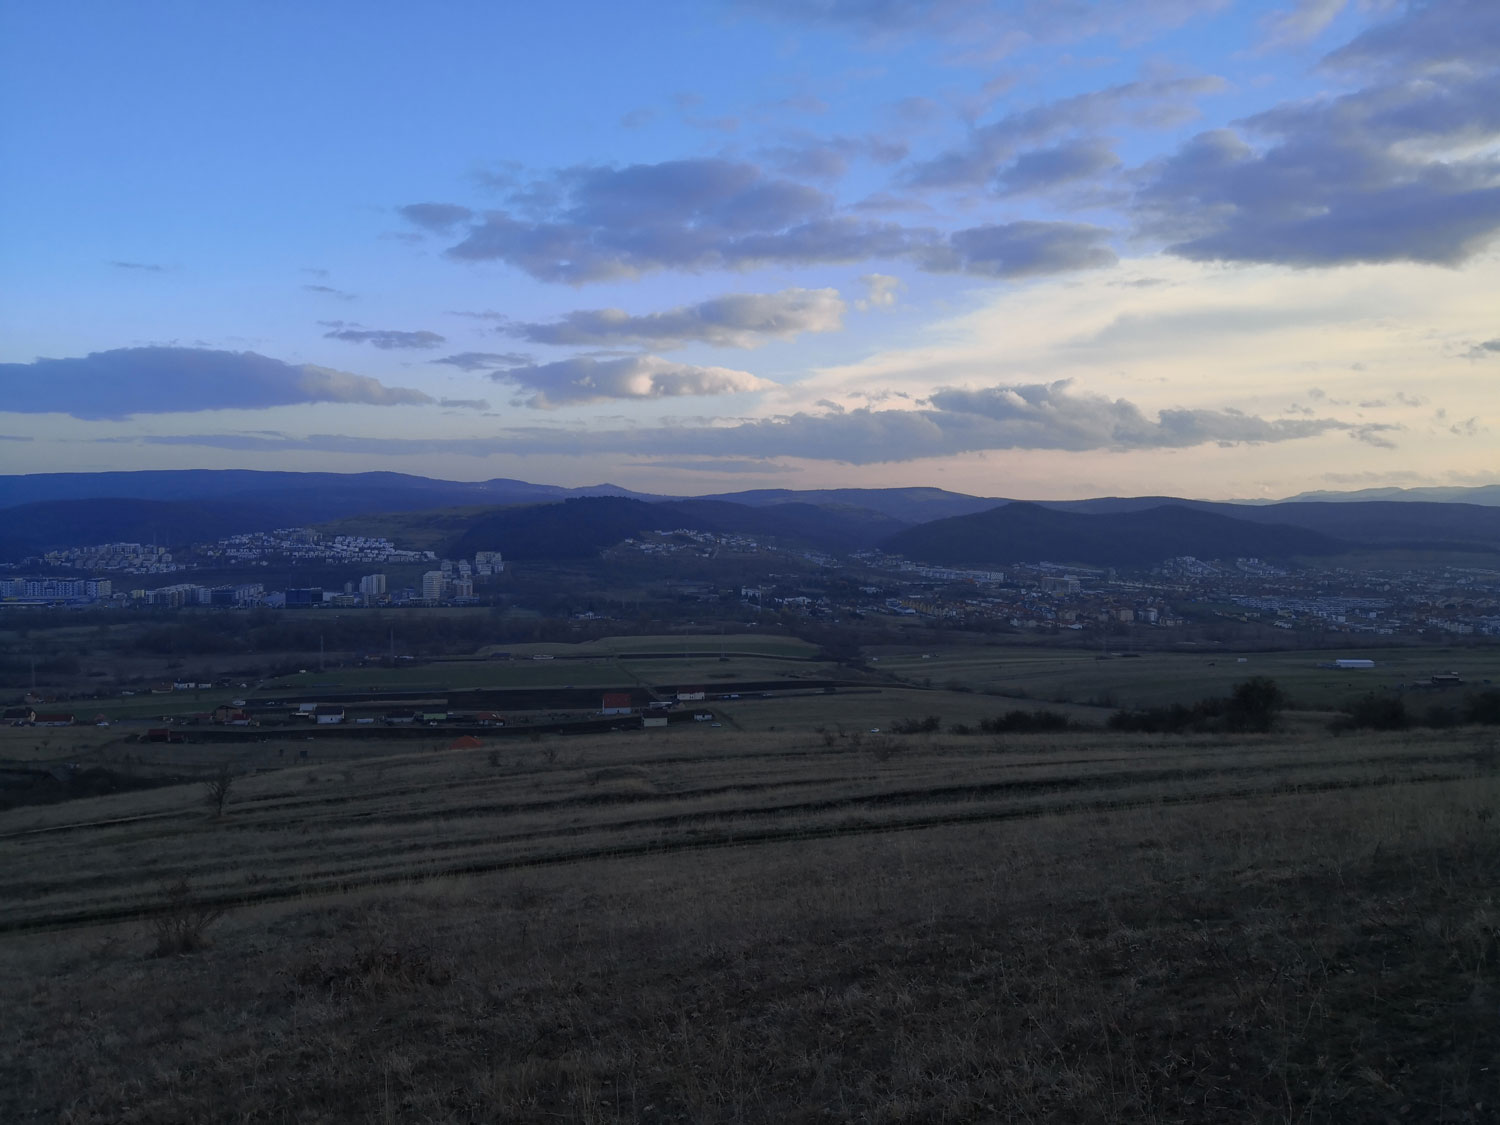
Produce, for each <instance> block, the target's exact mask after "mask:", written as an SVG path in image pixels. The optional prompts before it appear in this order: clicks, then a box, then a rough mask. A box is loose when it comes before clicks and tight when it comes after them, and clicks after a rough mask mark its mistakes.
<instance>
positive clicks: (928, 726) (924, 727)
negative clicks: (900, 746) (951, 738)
mask: <svg viewBox="0 0 1500 1125" xmlns="http://www.w3.org/2000/svg"><path fill="white" fill-rule="evenodd" d="M942 725H943V721H942V719H940V718H938V716H936V715H928V716H927V717H926V718H923V719H916V718H911V719H894V720H892V722H891V730H893V731H895V732H896V733H897V734H932V733H933V732H935V731H937V730H940V729H941V728H942Z"/></svg>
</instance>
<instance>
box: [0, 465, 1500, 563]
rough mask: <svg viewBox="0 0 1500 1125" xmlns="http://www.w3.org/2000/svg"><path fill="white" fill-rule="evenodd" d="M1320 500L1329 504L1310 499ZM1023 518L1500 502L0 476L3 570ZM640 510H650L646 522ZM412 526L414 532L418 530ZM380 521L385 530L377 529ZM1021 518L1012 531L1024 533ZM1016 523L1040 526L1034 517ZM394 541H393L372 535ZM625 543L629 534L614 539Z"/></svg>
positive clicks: (1422, 525)
mask: <svg viewBox="0 0 1500 1125" xmlns="http://www.w3.org/2000/svg"><path fill="white" fill-rule="evenodd" d="M1392 494H1396V495H1395V497H1394V498H1390V499H1375V498H1374V497H1376V496H1390V495H1392ZM1435 494H1441V495H1442V496H1444V497H1448V496H1458V495H1462V496H1463V497H1464V498H1466V499H1468V500H1471V501H1479V502H1470V503H1455V502H1452V501H1451V500H1448V499H1444V500H1441V501H1439V500H1433V499H1423V498H1422V497H1424V496H1428V495H1435ZM1315 496H1318V497H1321V496H1327V497H1330V498H1329V499H1313V497H1315ZM598 498H604V499H613V500H622V501H623V500H628V501H630V502H631V503H632V504H637V505H641V508H632V507H628V506H626V507H620V506H618V505H617V506H613V507H611V506H608V505H606V506H602V507H598V508H591V509H589V510H588V513H587V518H588V519H589V520H594V521H596V522H597V524H598V525H597V526H593V527H590V526H584V525H578V526H574V525H568V526H556V527H554V526H553V525H552V524H551V523H549V522H548V521H550V520H552V519H554V518H555V513H553V514H549V513H547V512H533V513H531V514H529V515H521V514H519V512H520V509H521V508H537V507H541V508H546V507H548V506H553V507H555V506H556V505H558V504H559V503H561V502H563V501H567V500H577V499H598ZM1028 506H1029V507H1031V508H1041V509H1043V510H1050V511H1055V512H1058V513H1063V514H1069V515H1084V514H1089V515H1098V516H1104V515H1113V516H1121V515H1128V514H1132V513H1141V512H1147V511H1151V510H1154V509H1159V508H1162V507H1173V508H1177V509H1187V510H1192V511H1196V512H1200V513H1206V514H1213V515H1218V516H1223V517H1227V518H1230V519H1233V520H1237V521H1243V522H1247V523H1250V524H1255V525H1281V526H1284V527H1295V528H1302V529H1306V530H1309V531H1313V532H1317V533H1320V534H1322V535H1325V536H1331V537H1334V538H1337V539H1341V540H1347V541H1349V542H1350V543H1354V544H1359V545H1362V546H1370V545H1374V546H1382V547H1403V548H1416V549H1450V550H1451V549H1458V550H1468V549H1474V548H1480V549H1485V550H1495V549H1497V548H1500V486H1485V487H1480V488H1471V489H1405V490H1402V489H1394V490H1391V489H1370V490H1365V491H1364V492H1358V493H1331V494H1324V493H1305V494H1303V497H1302V498H1298V499H1294V500H1291V501H1284V502H1277V503H1249V502H1244V503H1240V502H1236V503H1223V502H1217V501H1207V500H1183V499H1178V498H1175V497H1170V496H1134V497H1119V496H1104V497H1095V498H1092V499H1088V500H1057V501H1037V502H1026V503H1023V502H1020V501H1011V500H1005V499H1001V498H985V497H979V496H968V495H965V494H963V493H958V492H949V491H946V490H944V489H940V488H838V489H808V490H803V491H797V490H792V489H751V490H747V491H743V492H732V493H723V494H719V495H714V496H701V497H696V498H681V497H676V498H674V497H665V496H655V495H651V494H647V493H636V492H631V491H630V490H628V489H624V488H620V487H618V486H616V485H611V484H599V485H592V486H589V487H586V488H562V487H558V486H555V485H544V484H532V483H530V482H528V481H522V480H511V479H508V478H496V479H494V480H488V481H445V480H434V479H430V478H427V477H420V476H411V475H408V474H404V473H299V472H262V471H258V470H241V469H189V470H162V471H147V472H116V473H39V474H30V475H13V476H0V560H8V559H16V558H19V557H21V556H22V555H25V554H32V553H39V552H42V551H46V550H51V549H54V548H57V547H66V546H86V545H89V544H94V543H102V542H110V541H119V540H125V541H131V542H150V541H152V540H153V539H154V540H155V541H157V542H159V543H163V544H165V545H170V546H180V545H183V544H185V543H190V542H203V541H206V540H213V539H217V538H220V537H222V536H224V535H228V534H232V533H234V532H239V531H257V530H265V529H268V528H272V527H287V526H299V525H321V524H331V523H336V524H337V525H338V526H339V529H340V530H343V531H346V532H350V533H359V532H364V533H368V534H390V535H391V536H392V537H393V538H396V539H398V540H401V539H403V537H406V538H413V539H420V540H421V543H420V545H422V546H429V545H430V546H434V547H435V548H436V547H441V546H442V545H444V544H448V543H465V544H468V543H478V544H479V546H480V547H481V548H485V547H497V548H498V549H500V550H502V551H504V552H505V553H506V554H507V555H508V556H510V557H517V558H519V557H526V556H525V555H524V554H523V555H517V554H515V547H514V545H513V544H512V542H511V539H512V538H513V536H512V535H511V532H514V535H515V536H518V537H520V538H521V539H522V540H523V541H524V542H525V543H526V544H527V545H526V546H523V547H521V548H520V550H521V551H523V552H545V556H546V557H577V555H578V554H585V555H586V554H590V553H594V552H596V551H598V550H600V549H602V547H605V546H609V545H610V544H611V543H613V542H618V541H619V539H620V538H624V537H626V536H629V535H631V534H634V533H635V532H636V531H640V530H645V529H654V528H657V527H662V526H674V527H691V528H694V529H696V530H703V531H721V532H740V533H743V534H747V535H754V536H759V537H765V536H774V537H776V538H778V539H781V540H786V541H788V542H796V543H803V544H806V545H807V546H810V547H817V548H820V549H822V550H826V551H833V552H840V551H847V550H852V549H855V548H858V547H867V546H872V545H875V544H877V543H880V542H883V541H885V540H886V539H888V538H889V537H891V536H894V535H896V534H897V533H898V532H901V531H902V530H903V529H905V528H908V527H912V526H914V525H919V524H927V523H930V522H932V521H934V520H944V519H952V518H959V517H964V516H971V515H976V514H979V513H983V512H989V511H993V510H996V509H1003V508H1007V507H1015V508H1019V509H1021V510H1022V511H1025V510H1026V509H1027V507H1028ZM642 508H653V509H655V510H653V511H651V512H650V513H649V514H647V512H645V511H643V510H642ZM418 513H420V514H421V518H416V517H417V514H418ZM627 513H629V514H627ZM362 517H371V518H369V519H362ZM376 517H385V520H384V523H382V521H381V520H380V519H379V518H376ZM398 517H400V518H398ZM578 518H582V516H581V515H580V514H578V513H575V514H574V515H571V516H570V517H569V519H578ZM1014 518H1015V522H1016V526H1017V527H1018V528H1019V527H1020V526H1021V525H1022V523H1023V522H1024V520H1023V517H1022V516H1019V515H1018V516H1016V517H1014ZM1025 518H1029V519H1031V520H1033V521H1035V520H1036V519H1039V518H1040V517H1036V516H1035V515H1032V516H1029V517H1025ZM471 523H472V524H473V526H472V527H471V526H470V525H471ZM387 525H388V527H389V529H390V530H387V531H382V530H380V528H381V527H383V526H387ZM620 527H627V528H628V530H625V531H624V532H622V533H621V534H619V535H616V534H615V533H616V532H617V531H618V530H619V528H620ZM1038 528H1039V529H1040V528H1041V525H1038ZM371 529H374V530H371ZM408 532H409V533H410V534H409V535H408V534H407V533H408ZM611 536H615V537H614V538H613V539H611V538H610V537H611ZM1272 541H1273V542H1274V541H1275V536H1272ZM540 544H553V545H552V546H545V545H540ZM453 549H457V548H456V547H455V548H453ZM569 552H572V554H571V555H570V554H569ZM1186 553H1191V554H1198V553H1200V552H1199V551H1196V550H1188V551H1186ZM1242 553H1247V554H1259V555H1271V554H1274V553H1275V548H1273V547H1266V548H1262V549H1257V548H1253V547H1252V548H1251V549H1249V550H1247V551H1244V552H1242ZM1055 554H1056V551H1055V550H1053V551H1051V552H1050V553H1049V552H1044V555H1046V557H1051V555H1055ZM534 557H544V556H543V555H536V556H534ZM1155 557H1157V558H1160V557H1163V556H1162V555H1161V554H1157V555H1156V556H1155Z"/></svg>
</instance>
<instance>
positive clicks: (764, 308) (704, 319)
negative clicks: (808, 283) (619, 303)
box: [504, 289, 845, 348]
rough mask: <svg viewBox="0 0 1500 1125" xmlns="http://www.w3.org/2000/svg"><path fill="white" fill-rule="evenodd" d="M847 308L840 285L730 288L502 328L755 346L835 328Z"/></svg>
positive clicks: (573, 338)
mask: <svg viewBox="0 0 1500 1125" xmlns="http://www.w3.org/2000/svg"><path fill="white" fill-rule="evenodd" d="M844 311H845V305H844V302H843V301H842V300H841V299H840V297H839V294H838V290H837V289H783V290H782V291H781V292H779V293H732V294H729V295H727V296H723V297H715V298H713V299H712V300H708V301H702V302H700V303H698V304H696V305H683V306H680V307H678V308H675V309H668V310H667V311H666V312H659V313H647V314H645V315H643V316H631V315H630V314H629V313H626V312H624V311H623V310H621V309H580V310H578V311H576V312H571V313H568V314H567V315H566V316H565V317H563V318H562V320H560V321H555V322H552V323H546V324H525V323H516V324H511V325H508V326H506V328H505V329H504V331H506V332H507V333H509V334H511V335H513V336H518V337H520V338H522V339H524V340H527V341H529V342H531V343H533V344H556V345H567V346H579V345H602V346H619V345H630V344H638V345H643V346H647V347H653V348H674V347H681V346H682V345H684V344H687V343H690V342H694V341H698V342H702V343H707V344H716V345H719V346H721V347H735V348H754V347H758V346H759V345H761V344H764V343H766V342H767V341H768V340H773V339H780V340H789V339H792V338H793V337H795V336H798V335H800V334H801V333H803V332H837V331H838V330H839V329H840V328H842V327H843V316H844Z"/></svg>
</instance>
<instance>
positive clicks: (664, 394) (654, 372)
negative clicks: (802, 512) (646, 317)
mask: <svg viewBox="0 0 1500 1125" xmlns="http://www.w3.org/2000/svg"><path fill="white" fill-rule="evenodd" d="M490 377H491V378H492V379H496V380H503V381H504V382H507V383H515V384H516V385H518V386H520V387H521V388H523V389H524V390H525V391H527V392H529V394H528V395H527V397H525V398H524V400H523V401H524V402H525V403H526V405H528V406H535V407H541V408H549V407H554V406H571V405H575V404H578V403H585V402H597V401H599V400H601V399H653V398H680V397H684V396H689V395H719V394H736V393H738V392H741V391H756V390H763V389H764V388H767V387H770V386H771V385H772V384H771V383H769V382H767V381H766V380H764V379H761V378H758V377H757V376H755V375H752V374H750V372H748V371H735V370H733V369H731V368H728V367H699V366H696V365H693V364H687V363H672V362H671V361H670V360H665V359H661V358H660V357H658V356H653V355H646V356H625V357H622V358H620V359H593V358H591V357H588V356H577V357H574V358H573V359H564V360H559V361H558V362H556V363H543V364H534V365H531V366H527V367H513V368H511V369H510V370H508V371H497V372H495V373H494V374H493V375H491V376H490Z"/></svg>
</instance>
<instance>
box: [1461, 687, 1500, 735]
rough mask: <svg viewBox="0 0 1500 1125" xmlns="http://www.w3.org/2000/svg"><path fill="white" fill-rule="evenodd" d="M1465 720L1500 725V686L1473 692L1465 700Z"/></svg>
mask: <svg viewBox="0 0 1500 1125" xmlns="http://www.w3.org/2000/svg"><path fill="white" fill-rule="evenodd" d="M1464 721H1465V722H1469V723H1486V724H1488V725H1490V726H1500V688H1490V689H1489V690H1488V691H1476V692H1474V693H1473V694H1471V695H1470V696H1469V698H1468V699H1466V700H1465V701H1464Z"/></svg>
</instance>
